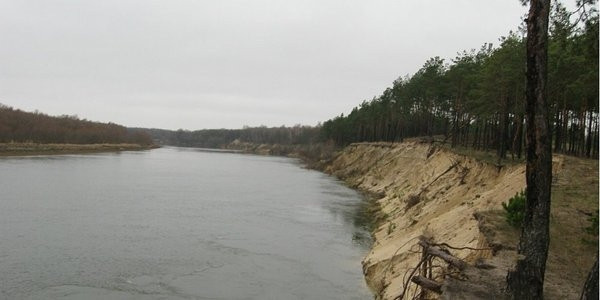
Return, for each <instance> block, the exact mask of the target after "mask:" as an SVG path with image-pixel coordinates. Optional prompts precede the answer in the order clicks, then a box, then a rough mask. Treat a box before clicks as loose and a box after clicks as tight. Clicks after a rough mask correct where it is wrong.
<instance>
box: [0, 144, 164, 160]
mask: <svg viewBox="0 0 600 300" xmlns="http://www.w3.org/2000/svg"><path fill="white" fill-rule="evenodd" d="M156 148H160V146H158V145H148V146H145V145H139V144H125V143H123V144H58V143H52V144H40V143H0V157H14V156H35V155H64V154H91V153H103V152H121V151H142V150H150V149H156Z"/></svg>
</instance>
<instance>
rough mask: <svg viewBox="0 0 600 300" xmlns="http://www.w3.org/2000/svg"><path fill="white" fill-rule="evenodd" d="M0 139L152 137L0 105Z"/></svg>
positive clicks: (108, 140) (148, 140)
mask: <svg viewBox="0 0 600 300" xmlns="http://www.w3.org/2000/svg"><path fill="white" fill-rule="evenodd" d="M0 142H1V143H9V142H33V143H67V144H103V143H110V144H120V143H133V144H140V145H150V144H152V139H151V138H150V136H149V135H148V134H146V133H144V132H139V131H135V132H132V131H130V130H128V129H127V128H126V127H123V126H121V125H117V124H114V123H99V122H92V121H88V120H81V119H79V118H77V117H76V116H67V115H64V116H59V117H54V116H49V115H46V114H42V113H39V112H25V111H22V110H19V109H13V108H12V107H9V106H6V105H2V104H0Z"/></svg>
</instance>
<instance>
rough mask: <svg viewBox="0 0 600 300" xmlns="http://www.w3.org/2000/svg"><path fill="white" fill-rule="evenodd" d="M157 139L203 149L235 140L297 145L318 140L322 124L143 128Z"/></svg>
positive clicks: (160, 141) (219, 146)
mask: <svg viewBox="0 0 600 300" xmlns="http://www.w3.org/2000/svg"><path fill="white" fill-rule="evenodd" d="M135 130H142V131H145V132H147V133H148V134H149V135H150V136H151V137H152V139H154V141H155V142H157V143H159V144H163V145H172V146H182V147H201V148H222V147H225V146H226V145H228V144H230V143H232V142H234V141H236V140H237V141H240V142H246V143H253V144H280V145H297V144H313V143H317V142H319V139H320V127H319V126H316V127H314V126H302V125H296V126H293V127H285V126H281V127H266V126H260V127H244V128H243V129H203V130H195V131H189V130H182V129H180V130H176V131H173V130H164V129H141V128H137V129H135Z"/></svg>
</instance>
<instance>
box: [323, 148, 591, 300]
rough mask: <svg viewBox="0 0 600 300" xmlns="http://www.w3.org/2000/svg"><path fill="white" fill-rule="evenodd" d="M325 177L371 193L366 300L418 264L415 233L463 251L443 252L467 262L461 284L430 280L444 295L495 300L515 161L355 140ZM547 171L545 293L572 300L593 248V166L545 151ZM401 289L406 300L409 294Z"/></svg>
mask: <svg viewBox="0 0 600 300" xmlns="http://www.w3.org/2000/svg"><path fill="white" fill-rule="evenodd" d="M325 171H326V172H327V173H330V174H333V175H335V176H337V177H339V178H341V179H342V180H344V181H346V182H347V183H348V184H349V185H350V186H352V187H355V188H357V189H360V190H363V191H367V192H369V193H371V194H375V195H380V198H379V199H378V200H376V203H377V205H378V207H379V212H378V214H377V216H376V217H377V220H378V226H377V227H376V229H375V230H374V232H373V236H374V240H375V243H374V244H373V247H372V249H371V251H370V252H369V254H368V255H367V256H366V257H365V259H364V260H363V270H364V274H365V278H366V280H367V283H368V285H369V287H370V288H371V289H372V291H373V292H374V294H375V296H376V299H395V298H396V297H398V296H399V295H401V294H402V292H403V291H404V286H405V280H406V277H405V275H406V273H407V271H408V270H411V269H412V268H414V267H415V266H416V265H417V264H418V262H419V261H420V259H421V253H420V252H419V247H418V246H417V243H418V238H419V237H421V236H422V237H426V238H427V239H429V240H432V241H435V242H436V243H447V244H449V245H451V246H454V247H457V248H463V249H462V250H454V249H452V250H451V252H452V254H453V255H455V256H456V257H458V258H461V259H463V260H465V261H466V262H467V264H468V265H469V266H470V267H468V268H467V269H466V270H465V271H464V272H463V275H464V276H466V277H468V278H467V279H466V280H465V278H462V279H461V280H456V279H453V278H452V277H451V276H446V278H443V277H442V278H440V279H439V280H440V281H444V279H445V282H444V285H443V287H442V291H443V295H444V298H446V299H455V298H462V299H478V298H479V299H487V298H496V299H498V298H502V297H503V296H504V295H503V289H504V282H505V276H506V272H507V271H508V269H509V268H511V267H512V264H513V263H514V259H515V257H516V247H517V243H518V237H519V230H518V229H515V228H512V227H510V226H508V225H507V224H506V222H505V220H504V212H503V210H502V203H503V202H508V199H509V198H511V197H512V196H514V195H515V194H516V193H517V192H520V191H521V190H523V189H524V188H525V176H524V174H525V165H524V164H510V165H505V166H497V165H494V164H490V163H486V162H483V161H481V160H478V159H475V158H472V157H467V156H464V155H459V154H456V153H453V152H452V151H450V150H448V149H443V148H440V147H435V146H432V145H431V144H428V143H427V144H426V143H418V142H412V143H400V144H389V143H362V144H353V145H350V146H348V147H346V148H345V149H343V150H342V151H341V152H340V153H339V154H338V155H336V156H335V158H334V159H333V160H332V161H331V163H330V164H329V165H328V167H327V168H326V169H325ZM553 173H554V175H553V176H554V184H553V197H552V201H553V203H552V219H551V225H550V226H551V245H550V252H549V257H548V264H547V272H546V280H545V282H546V285H545V294H546V296H547V298H548V299H574V298H577V297H578V296H579V293H580V291H581V287H582V286H583V282H584V281H585V278H586V275H587V272H588V271H589V268H590V267H591V266H592V264H593V261H594V259H595V253H596V252H597V241H598V239H597V237H595V236H593V235H590V234H588V233H587V232H586V230H585V228H586V227H588V226H590V224H591V222H589V221H588V220H587V219H588V218H589V216H590V215H592V214H593V213H594V212H595V211H596V210H597V209H598V192H597V191H598V176H597V174H598V161H597V160H589V159H580V158H574V157H568V156H563V155H555V156H554V159H553ZM464 247H469V248H476V249H486V248H487V250H484V251H480V250H470V249H464ZM476 265H479V266H482V265H483V266H487V265H489V266H491V267H489V268H487V269H486V268H484V269H479V268H476V267H474V266H476ZM406 293H407V294H406V296H408V299H410V293H411V291H410V290H409V291H407V292H406ZM405 299H406V298H405Z"/></svg>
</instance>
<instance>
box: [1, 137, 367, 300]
mask: <svg viewBox="0 0 600 300" xmlns="http://www.w3.org/2000/svg"><path fill="white" fill-rule="evenodd" d="M362 207H364V200H363V198H362V197H361V195H359V194H357V193H356V192H355V191H353V190H351V189H349V188H347V187H345V186H344V185H342V184H341V183H340V182H338V181H337V180H335V179H333V178H331V177H329V176H326V175H324V174H322V173H319V172H316V171H311V170H306V169H303V168H302V167H301V165H300V164H299V163H298V161H296V160H292V159H288V158H281V157H265V156H254V155H243V154H235V153H215V152H203V151H198V150H194V149H185V148H162V149H157V150H152V151H144V152H124V153H111V154H91V155H61V156H36V157H20V158H19V157H13V158H1V159H0V237H1V240H0V298H6V299H370V298H371V295H370V293H369V292H368V290H367V288H366V286H365V284H364V279H363V276H362V273H361V271H362V269H361V266H360V260H361V258H362V257H363V256H364V254H365V253H366V251H367V249H368V246H369V238H368V232H367V229H366V227H365V224H363V222H362V221H361V220H363V219H364V218H362V216H361V212H362Z"/></svg>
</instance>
